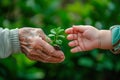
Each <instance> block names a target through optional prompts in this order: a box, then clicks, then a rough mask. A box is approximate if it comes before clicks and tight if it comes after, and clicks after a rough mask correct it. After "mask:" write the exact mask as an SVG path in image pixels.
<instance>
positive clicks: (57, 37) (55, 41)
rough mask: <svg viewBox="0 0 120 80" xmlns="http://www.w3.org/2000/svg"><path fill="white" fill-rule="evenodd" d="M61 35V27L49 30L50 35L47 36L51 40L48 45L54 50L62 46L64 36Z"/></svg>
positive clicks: (62, 31)
mask: <svg viewBox="0 0 120 80" xmlns="http://www.w3.org/2000/svg"><path fill="white" fill-rule="evenodd" d="M63 33H64V29H61V27H58V28H54V29H51V30H50V34H49V35H48V36H49V37H50V38H51V40H52V41H51V42H50V44H51V45H52V46H54V47H56V48H58V47H59V45H62V43H63V41H62V39H64V38H65V35H64V34H63Z"/></svg>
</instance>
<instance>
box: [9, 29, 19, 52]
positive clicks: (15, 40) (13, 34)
mask: <svg viewBox="0 0 120 80" xmlns="http://www.w3.org/2000/svg"><path fill="white" fill-rule="evenodd" d="M10 40H11V45H12V49H13V50H12V53H18V52H21V50H20V42H19V34H18V29H12V30H10Z"/></svg>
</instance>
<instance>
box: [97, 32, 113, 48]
mask: <svg viewBox="0 0 120 80" xmlns="http://www.w3.org/2000/svg"><path fill="white" fill-rule="evenodd" d="M98 41H99V47H98V48H100V49H112V40H111V31H110V30H100V31H99V39H98Z"/></svg>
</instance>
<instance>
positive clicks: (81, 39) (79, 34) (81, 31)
mask: <svg viewBox="0 0 120 80" xmlns="http://www.w3.org/2000/svg"><path fill="white" fill-rule="evenodd" d="M65 32H66V33H67V34H68V36H67V39H68V40H72V41H71V42H69V46H70V47H74V48H73V49H71V52H73V53H76V52H79V51H88V50H92V49H94V48H98V47H99V46H100V43H99V30H98V29H96V28H94V27H92V26H73V27H71V28H68V29H66V31H65Z"/></svg>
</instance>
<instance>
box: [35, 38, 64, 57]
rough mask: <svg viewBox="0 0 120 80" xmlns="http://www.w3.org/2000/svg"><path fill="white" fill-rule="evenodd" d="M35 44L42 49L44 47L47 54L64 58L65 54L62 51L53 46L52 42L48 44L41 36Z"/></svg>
mask: <svg viewBox="0 0 120 80" xmlns="http://www.w3.org/2000/svg"><path fill="white" fill-rule="evenodd" d="M35 45H36V46H35V48H36V49H40V48H41V47H42V49H41V50H42V51H44V52H45V53H46V54H47V55H50V56H54V57H58V58H61V59H64V54H63V52H62V51H60V50H55V48H54V47H53V46H51V45H50V44H48V43H47V42H45V41H44V40H42V39H40V38H36V41H35Z"/></svg>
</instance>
